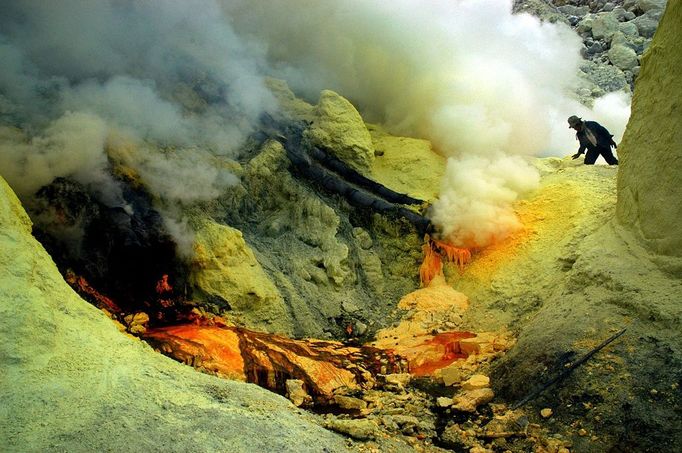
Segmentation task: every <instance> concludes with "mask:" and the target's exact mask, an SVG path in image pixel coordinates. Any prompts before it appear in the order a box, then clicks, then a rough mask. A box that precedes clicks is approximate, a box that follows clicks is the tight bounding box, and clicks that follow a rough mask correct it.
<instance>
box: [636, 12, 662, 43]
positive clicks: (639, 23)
mask: <svg viewBox="0 0 682 453" xmlns="http://www.w3.org/2000/svg"><path fill="white" fill-rule="evenodd" d="M657 16H658V15H657V14H655V13H646V14H643V15H641V16H639V17H636V18H635V19H633V20H632V22H633V23H634V24H635V26H636V27H637V31H638V32H639V34H640V35H641V36H644V37H645V38H651V37H653V36H654V33H655V32H656V27H657V26H658V17H657Z"/></svg>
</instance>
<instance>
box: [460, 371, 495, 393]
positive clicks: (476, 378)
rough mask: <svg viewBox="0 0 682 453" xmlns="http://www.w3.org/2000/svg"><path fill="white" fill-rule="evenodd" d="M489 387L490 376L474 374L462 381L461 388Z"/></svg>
mask: <svg viewBox="0 0 682 453" xmlns="http://www.w3.org/2000/svg"><path fill="white" fill-rule="evenodd" d="M486 387H490V378H489V377H488V376H486V375H483V374H474V375H473V376H471V377H470V378H469V379H467V380H466V381H464V382H462V390H476V389H482V388H486Z"/></svg>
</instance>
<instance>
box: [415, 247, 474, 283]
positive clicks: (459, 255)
mask: <svg viewBox="0 0 682 453" xmlns="http://www.w3.org/2000/svg"><path fill="white" fill-rule="evenodd" d="M422 250H423V251H424V261H423V262H422V265H421V267H420V268H419V278H420V279H421V282H422V286H428V285H429V283H431V280H433V279H434V277H435V276H436V275H438V274H440V273H441V272H442V270H443V260H442V258H443V257H444V258H446V259H447V260H448V261H449V262H451V263H455V264H457V266H458V267H459V269H460V270H462V269H464V265H465V264H467V263H468V262H469V261H471V251H469V249H465V248H461V247H455V246H454V245H452V244H448V243H447V242H444V241H438V240H436V239H432V238H431V237H430V236H428V235H427V236H426V243H425V244H424V245H423V246H422Z"/></svg>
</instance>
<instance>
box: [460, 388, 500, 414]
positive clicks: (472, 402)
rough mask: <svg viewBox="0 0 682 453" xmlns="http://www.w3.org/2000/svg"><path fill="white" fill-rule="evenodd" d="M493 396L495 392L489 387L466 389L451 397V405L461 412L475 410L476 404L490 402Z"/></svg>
mask: <svg viewBox="0 0 682 453" xmlns="http://www.w3.org/2000/svg"><path fill="white" fill-rule="evenodd" d="M494 396H495V393H494V392H493V391H492V389H489V388H483V389H476V390H467V391H464V392H461V393H459V394H457V395H456V396H455V397H454V398H453V399H452V400H453V405H452V407H454V408H455V409H457V410H460V411H462V412H476V408H477V407H478V406H480V405H481V404H485V403H488V402H490V401H491V400H492V399H493V397H494Z"/></svg>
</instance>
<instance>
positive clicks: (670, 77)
mask: <svg viewBox="0 0 682 453" xmlns="http://www.w3.org/2000/svg"><path fill="white" fill-rule="evenodd" d="M641 17H644V16H641ZM680 23H682V3H680V2H669V3H668V7H667V8H666V13H665V15H664V16H663V18H662V19H661V23H660V24H659V26H658V31H657V32H656V36H655V37H654V39H653V41H652V42H651V45H650V47H649V49H648V50H647V52H646V53H645V55H644V57H643V58H642V66H641V69H640V72H639V76H638V77H637V87H636V90H635V95H634V97H633V100H632V115H631V116H630V121H629V123H628V126H627V129H626V131H625V135H624V136H623V141H622V145H621V146H619V147H618V156H619V158H620V160H621V161H620V166H619V171H618V203H617V215H618V220H619V221H620V222H621V223H622V224H625V225H627V226H628V227H629V228H631V229H632V230H633V231H635V232H636V234H638V235H639V236H640V237H641V238H642V239H643V240H644V241H645V243H646V244H647V245H648V246H649V247H650V248H651V249H653V250H654V251H655V252H657V253H660V254H664V255H673V256H677V257H680V256H682V223H680V218H682V203H680V202H679V201H680V199H682V184H681V183H680V175H682V132H681V129H680V127H679V125H680V121H679V120H680V105H681V104H682V53H681V52H679V42H680V39H681V35H680V26H679V24H680Z"/></svg>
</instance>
